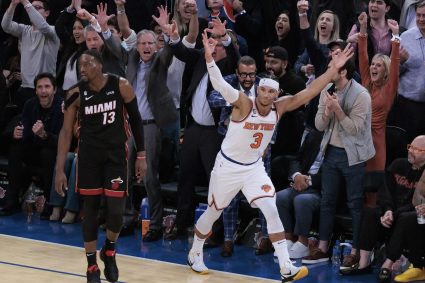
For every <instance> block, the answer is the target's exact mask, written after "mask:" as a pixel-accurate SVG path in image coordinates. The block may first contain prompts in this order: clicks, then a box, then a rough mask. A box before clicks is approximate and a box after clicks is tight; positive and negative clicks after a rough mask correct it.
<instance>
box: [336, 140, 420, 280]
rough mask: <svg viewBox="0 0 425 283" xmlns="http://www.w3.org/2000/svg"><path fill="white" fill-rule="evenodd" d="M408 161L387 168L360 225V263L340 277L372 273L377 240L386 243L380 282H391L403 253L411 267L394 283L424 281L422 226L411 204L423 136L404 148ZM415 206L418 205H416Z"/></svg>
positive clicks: (346, 269)
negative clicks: (371, 260)
mask: <svg viewBox="0 0 425 283" xmlns="http://www.w3.org/2000/svg"><path fill="white" fill-rule="evenodd" d="M407 149H408V153H407V158H398V159H396V160H394V161H393V162H392V163H391V165H390V166H388V168H387V170H386V172H385V175H386V182H385V185H384V186H382V187H381V188H379V191H378V196H379V202H378V206H377V207H374V208H370V207H365V208H364V210H363V218H362V222H361V229H360V237H359V249H360V261H359V264H357V265H353V266H351V267H346V268H344V269H340V272H341V273H342V274H343V275H357V274H365V273H371V272H372V264H371V262H370V255H371V252H372V249H373V247H374V246H375V244H376V243H377V242H378V241H382V240H384V241H385V244H386V246H385V254H386V259H385V261H384V263H383V264H382V266H381V269H380V272H379V274H378V281H379V282H390V281H391V269H392V265H393V263H394V262H395V261H397V260H398V259H399V258H400V256H401V254H402V252H403V250H404V249H408V250H409V253H408V254H406V256H407V257H408V259H409V261H410V262H411V263H412V264H413V267H412V268H409V269H408V270H407V271H406V272H404V273H402V274H400V275H398V276H396V277H395V278H394V280H395V281H396V282H411V281H417V280H424V279H425V271H424V270H423V268H424V260H423V255H424V253H423V239H424V236H423V235H424V234H423V233H424V228H423V226H424V225H423V224H419V223H418V222H417V212H416V211H415V207H414V205H413V204H412V199H414V194H416V193H415V192H416V190H418V185H419V184H420V182H421V181H420V178H421V175H422V173H423V172H424V168H425V136H423V135H422V136H418V137H416V138H415V139H414V140H413V141H412V143H411V144H408V145H407ZM415 205H416V206H418V207H422V206H420V203H416V204H415Z"/></svg>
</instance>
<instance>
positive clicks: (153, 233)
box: [143, 229, 162, 242]
mask: <svg viewBox="0 0 425 283" xmlns="http://www.w3.org/2000/svg"><path fill="white" fill-rule="evenodd" d="M161 236H162V230H154V229H149V231H148V232H147V233H146V234H145V236H143V242H155V241H158V240H159V238H161Z"/></svg>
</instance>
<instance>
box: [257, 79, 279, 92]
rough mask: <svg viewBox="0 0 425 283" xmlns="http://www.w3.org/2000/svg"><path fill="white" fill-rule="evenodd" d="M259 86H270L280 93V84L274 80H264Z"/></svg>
mask: <svg viewBox="0 0 425 283" xmlns="http://www.w3.org/2000/svg"><path fill="white" fill-rule="evenodd" d="M258 86H268V87H270V88H273V89H275V90H276V91H278V92H279V83H278V82H277V81H275V80H273V79H268V78H263V79H261V80H260V83H259V84H258Z"/></svg>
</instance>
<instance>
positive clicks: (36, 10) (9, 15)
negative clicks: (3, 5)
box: [1, 0, 60, 111]
mask: <svg viewBox="0 0 425 283" xmlns="http://www.w3.org/2000/svg"><path fill="white" fill-rule="evenodd" d="M19 3H21V4H22V5H23V6H24V8H25V10H26V12H27V13H28V16H29V18H30V20H31V23H32V25H31V26H30V25H24V24H18V23H16V22H14V21H12V19H13V16H14V14H15V9H16V7H17V6H18V4H19ZM49 15H50V8H49V6H48V3H47V1H46V0H40V1H32V2H29V1H28V0H12V1H11V3H10V6H9V8H8V9H7V11H6V13H5V14H4V16H3V19H2V22H1V26H2V28H3V30H4V31H5V32H6V33H9V34H11V35H13V36H16V37H18V38H19V41H20V43H21V76H22V84H21V87H20V88H19V90H18V91H17V95H16V104H17V105H18V109H19V110H20V111H21V110H22V109H23V105H24V103H25V101H26V100H28V99H29V98H31V97H33V96H34V94H35V90H34V78H35V76H36V75H37V74H39V73H43V72H47V73H51V74H56V58H57V55H58V50H59V45H60V41H59V38H58V36H57V35H56V32H55V27H54V26H50V25H49V24H48V23H47V21H46V19H47V17H48V16H49Z"/></svg>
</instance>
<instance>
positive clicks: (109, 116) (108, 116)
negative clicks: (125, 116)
mask: <svg viewBox="0 0 425 283" xmlns="http://www.w3.org/2000/svg"><path fill="white" fill-rule="evenodd" d="M114 121H115V111H112V112H105V113H103V125H106V124H112V123H113V122H114Z"/></svg>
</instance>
